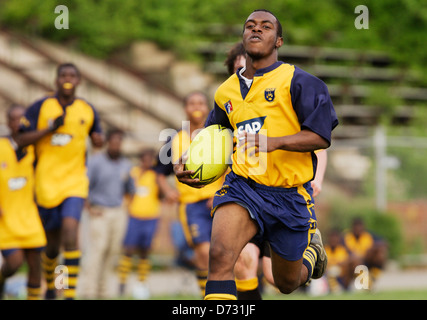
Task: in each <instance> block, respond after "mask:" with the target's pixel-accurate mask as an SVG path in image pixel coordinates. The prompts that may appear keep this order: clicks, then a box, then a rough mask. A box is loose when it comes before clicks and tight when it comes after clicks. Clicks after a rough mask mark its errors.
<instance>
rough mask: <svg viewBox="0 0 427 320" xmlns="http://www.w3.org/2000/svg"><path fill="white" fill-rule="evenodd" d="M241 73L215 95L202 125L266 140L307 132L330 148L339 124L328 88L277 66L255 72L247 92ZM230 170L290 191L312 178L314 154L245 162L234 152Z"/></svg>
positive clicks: (267, 156) (294, 69) (298, 71)
mask: <svg viewBox="0 0 427 320" xmlns="http://www.w3.org/2000/svg"><path fill="white" fill-rule="evenodd" d="M240 70H241V69H239V70H238V71H237V72H236V73H235V74H233V75H232V76H230V77H229V78H228V79H227V80H226V81H225V82H224V83H223V84H222V85H221V86H220V87H219V88H218V90H217V91H216V93H215V105H214V109H213V110H212V111H211V113H210V114H209V117H208V120H207V121H206V126H209V125H211V124H221V125H223V126H225V127H228V128H230V129H231V130H233V131H234V132H235V135H237V134H239V133H241V132H243V131H246V132H248V133H259V134H262V135H264V136H267V137H280V136H286V135H293V134H296V133H298V132H299V131H301V130H303V129H308V130H311V131H313V132H315V133H317V134H318V135H320V136H321V137H323V138H324V139H325V140H327V141H328V142H329V143H330V142H331V132H332V130H333V128H335V126H337V125H338V119H337V116H336V113H335V110H334V107H333V105H332V102H331V98H330V96H329V93H328V89H327V87H326V85H325V84H324V83H323V82H322V81H321V80H320V79H318V78H316V77H314V76H312V75H310V74H308V73H306V72H304V71H303V70H301V69H299V68H298V67H295V66H293V65H289V64H285V63H283V62H280V61H278V62H275V63H274V64H273V65H271V66H270V67H267V68H263V69H259V70H257V71H256V73H255V75H254V78H253V82H252V85H251V87H250V88H248V87H247V85H246V83H245V81H244V79H243V78H242V77H241V75H240V74H239V72H240ZM232 160H233V163H232V170H233V171H234V172H235V173H236V174H238V175H240V176H243V177H245V178H248V177H250V178H251V179H253V180H254V181H255V182H257V183H260V184H263V185H267V186H274V187H285V188H288V187H293V186H298V185H301V184H304V183H306V182H308V181H310V180H312V179H313V177H314V175H315V172H316V165H317V157H316V156H315V154H314V152H291V151H285V150H275V151H273V152H269V153H259V155H258V156H257V157H252V158H249V157H248V156H245V154H243V153H241V152H239V151H237V152H234V153H233V159H232Z"/></svg>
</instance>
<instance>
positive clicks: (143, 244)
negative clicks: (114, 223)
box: [123, 217, 159, 249]
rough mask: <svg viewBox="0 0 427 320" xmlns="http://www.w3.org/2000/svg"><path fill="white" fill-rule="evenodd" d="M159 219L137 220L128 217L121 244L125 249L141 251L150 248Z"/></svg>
mask: <svg viewBox="0 0 427 320" xmlns="http://www.w3.org/2000/svg"><path fill="white" fill-rule="evenodd" d="M158 222H159V219H157V218H156V219H138V218H135V217H129V221H128V227H127V231H126V235H125V238H124V240H123V244H124V245H125V246H126V247H136V248H142V249H149V248H151V242H152V241H153V237H154V234H155V233H156V230H157V224H158Z"/></svg>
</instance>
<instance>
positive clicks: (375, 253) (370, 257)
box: [344, 217, 388, 289]
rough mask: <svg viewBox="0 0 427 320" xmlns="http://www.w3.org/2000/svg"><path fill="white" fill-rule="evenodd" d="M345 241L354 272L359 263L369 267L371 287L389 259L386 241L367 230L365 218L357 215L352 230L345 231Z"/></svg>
mask: <svg viewBox="0 0 427 320" xmlns="http://www.w3.org/2000/svg"><path fill="white" fill-rule="evenodd" d="M344 243H345V245H346V247H347V248H348V250H349V251H350V253H351V270H353V272H354V270H355V268H356V266H358V265H365V266H366V267H367V268H368V270H369V277H370V278H369V279H370V284H369V288H370V289H371V288H372V285H373V283H374V281H375V280H376V279H377V278H378V276H379V275H380V273H381V270H382V269H383V268H384V265H385V263H386V261H387V257H388V245H387V243H386V241H384V240H383V239H381V238H379V237H377V236H374V234H372V233H371V232H369V231H368V230H366V228H365V223H364V221H363V219H362V218H359V217H357V218H354V219H353V221H352V224H351V230H349V231H347V232H345V234H344ZM353 275H354V273H353Z"/></svg>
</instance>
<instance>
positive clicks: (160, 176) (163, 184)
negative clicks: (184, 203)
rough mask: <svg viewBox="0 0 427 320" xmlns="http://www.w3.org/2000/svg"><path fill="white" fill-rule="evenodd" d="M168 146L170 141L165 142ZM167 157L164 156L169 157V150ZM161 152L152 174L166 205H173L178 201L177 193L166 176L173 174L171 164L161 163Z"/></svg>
mask: <svg viewBox="0 0 427 320" xmlns="http://www.w3.org/2000/svg"><path fill="white" fill-rule="evenodd" d="M167 143H169V145H170V139H169V140H168V141H167ZM168 151H169V155H165V156H168V157H170V150H168ZM161 157H162V152H159V159H158V160H157V164H156V165H155V166H154V168H153V169H154V172H155V173H156V182H157V185H158V186H159V189H160V193H162V194H163V196H164V197H165V199H166V202H168V203H174V202H177V201H178V200H179V193H178V191H177V190H176V189H175V188H172V187H171V186H170V184H169V182H168V181H167V176H169V175H170V174H172V173H173V165H172V163H171V162H167V163H163V162H162V161H161V159H160V158H161Z"/></svg>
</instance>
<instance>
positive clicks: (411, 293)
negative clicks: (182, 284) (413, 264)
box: [151, 289, 427, 300]
mask: <svg viewBox="0 0 427 320" xmlns="http://www.w3.org/2000/svg"><path fill="white" fill-rule="evenodd" d="M151 299H152V300H200V297H197V296H194V295H161V296H153V297H152V298H151ZM263 300H427V289H421V290H390V291H380V292H368V291H366V292H364V291H361V292H345V293H341V294H327V295H323V296H311V295H308V294H304V293H294V294H290V295H284V294H265V295H263Z"/></svg>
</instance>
